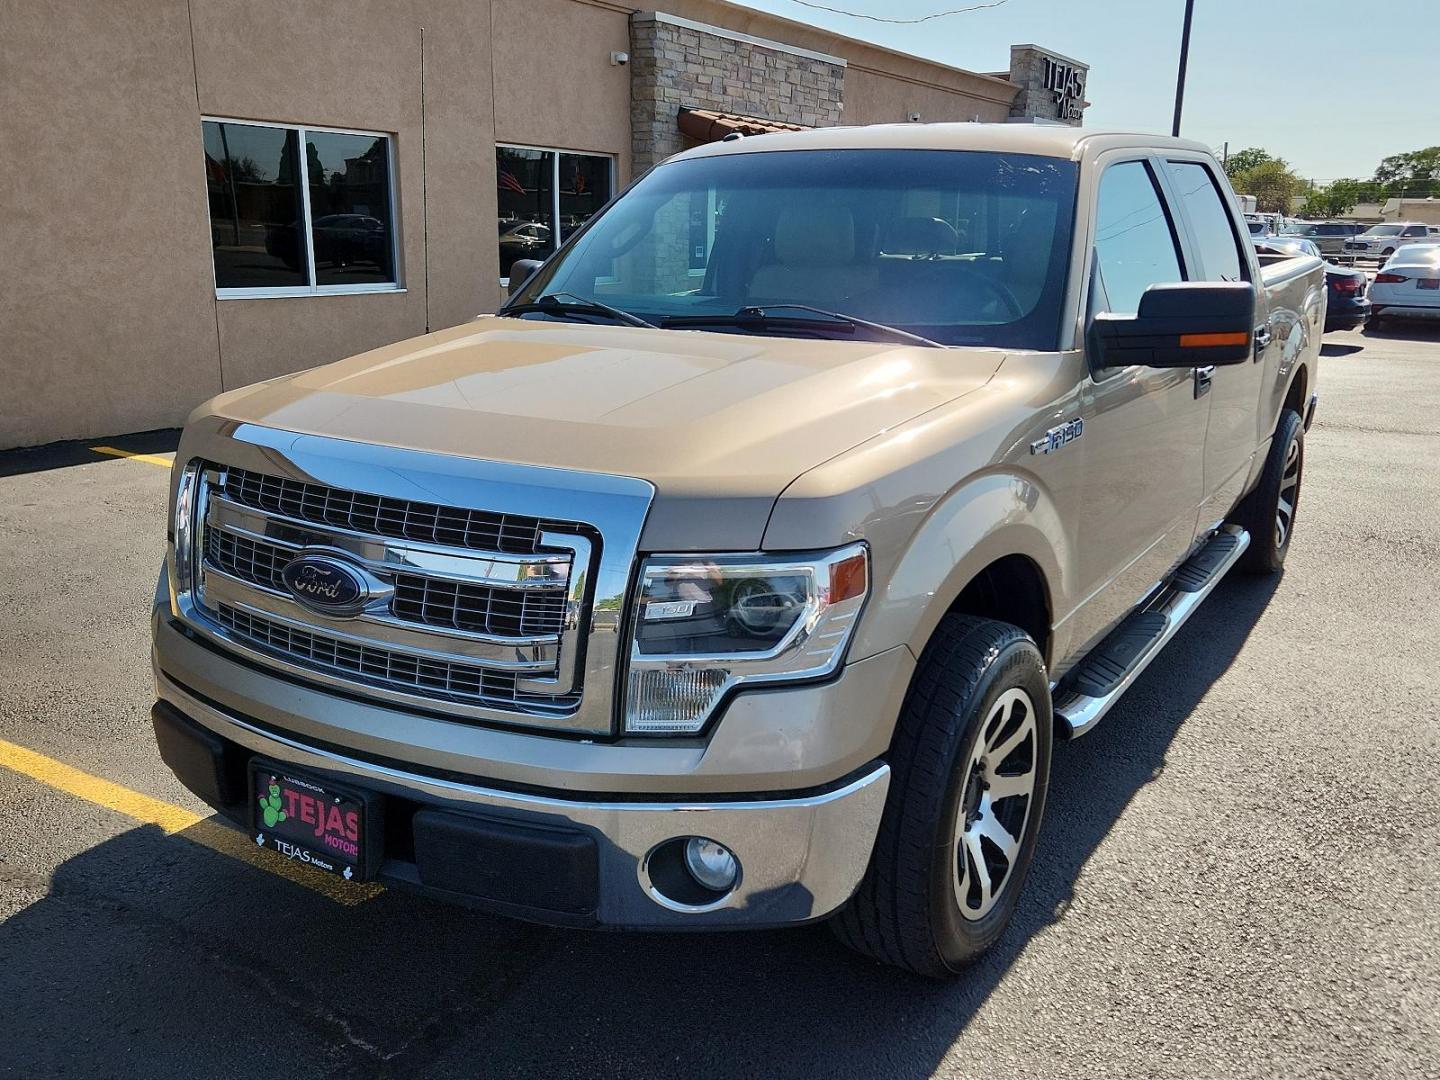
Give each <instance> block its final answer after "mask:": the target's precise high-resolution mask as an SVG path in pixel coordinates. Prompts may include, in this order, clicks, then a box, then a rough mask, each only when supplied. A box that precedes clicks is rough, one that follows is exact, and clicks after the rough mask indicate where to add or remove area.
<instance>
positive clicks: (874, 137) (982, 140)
mask: <svg viewBox="0 0 1440 1080" xmlns="http://www.w3.org/2000/svg"><path fill="white" fill-rule="evenodd" d="M1092 146H1093V147H1094V148H1095V149H1105V150H1109V149H1116V148H1123V147H1129V146H1136V147H1144V148H1147V149H1155V150H1161V151H1164V150H1191V151H1195V150H1198V151H1201V152H1203V153H1210V148H1209V147H1208V146H1206V145H1205V144H1204V143H1198V142H1195V141H1193V140H1190V139H1174V138H1171V137H1170V136H1168V135H1148V134H1144V133H1141V132H1126V131H1101V130H1094V129H1085V128H1076V127H1068V126H1065V127H1062V126H1060V125H1050V124H1020V123H1016V124H973V123H956V124H870V125H866V126H863V127H861V126H857V127H825V128H812V129H810V130H808V131H777V132H770V133H767V134H764V135H751V136H746V137H744V138H740V139H731V140H730V141H729V142H713V143H706V144H705V145H704V146H697V147H695V148H694V149H691V150H686V151H684V152H683V153H680V154H676V155H675V157H674V158H671V159H670V160H672V161H674V160H679V159H683V158H696V157H714V156H717V155H721V154H753V153H759V152H768V151H771V150H981V151H989V152H995V153H1008V154H1035V155H1038V156H1041V157H1057V158H1067V159H1076V158H1079V157H1080V156H1081V155H1082V154H1083V153H1084V152H1085V150H1086V149H1087V148H1089V147H1092Z"/></svg>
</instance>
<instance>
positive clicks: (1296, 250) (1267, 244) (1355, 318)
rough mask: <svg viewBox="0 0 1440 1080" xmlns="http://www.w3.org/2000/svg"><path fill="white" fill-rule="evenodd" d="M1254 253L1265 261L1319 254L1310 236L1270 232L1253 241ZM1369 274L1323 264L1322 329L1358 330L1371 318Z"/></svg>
mask: <svg viewBox="0 0 1440 1080" xmlns="http://www.w3.org/2000/svg"><path fill="white" fill-rule="evenodd" d="M1254 244H1255V251H1256V254H1258V255H1259V256H1260V261H1261V264H1262V265H1264V264H1265V263H1266V262H1267V261H1268V260H1269V259H1272V258H1282V259H1292V258H1295V257H1296V256H1301V255H1306V256H1318V255H1319V254H1320V250H1319V248H1318V247H1317V246H1316V244H1315V242H1314V241H1313V240H1309V239H1306V238H1304V237H1298V236H1272V237H1267V238H1265V239H1263V240H1256V241H1254ZM1368 280H1369V279H1368V277H1367V275H1366V274H1365V272H1364V271H1363V270H1351V269H1349V268H1348V267H1344V266H1336V265H1335V264H1334V263H1328V262H1327V263H1326V264H1325V296H1326V305H1325V329H1324V333H1327V334H1328V333H1330V332H1332V331H1335V330H1358V329H1360V328H1361V327H1363V326H1364V325H1365V324H1366V322H1367V321H1368V320H1369V318H1370V300H1369V299H1368V298H1367V297H1366V295H1365V288H1366V283H1367V281H1368Z"/></svg>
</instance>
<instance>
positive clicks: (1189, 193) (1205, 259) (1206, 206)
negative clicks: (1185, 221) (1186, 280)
mask: <svg viewBox="0 0 1440 1080" xmlns="http://www.w3.org/2000/svg"><path fill="white" fill-rule="evenodd" d="M1166 168H1167V169H1168V170H1169V173H1170V183H1171V184H1172V185H1173V186H1174V188H1175V192H1176V194H1178V195H1179V196H1180V201H1181V202H1183V203H1184V204H1185V213H1186V215H1187V216H1188V217H1189V218H1190V222H1191V224H1192V225H1194V226H1195V228H1194V230H1193V231H1194V234H1195V243H1196V246H1197V247H1198V248H1199V249H1200V250H1199V254H1200V264H1201V267H1202V269H1203V270H1204V272H1205V280H1206V281H1244V280H1245V274H1244V272H1243V271H1242V270H1241V269H1240V248H1239V246H1238V245H1239V241H1238V240H1237V239H1236V236H1235V229H1234V227H1233V226H1232V225H1231V224H1230V214H1229V211H1227V210H1226V209H1225V204H1224V203H1223V202H1221V200H1220V192H1219V191H1218V190H1217V189H1216V187H1215V178H1214V177H1213V176H1211V175H1210V170H1209V169H1207V168H1206V167H1205V166H1204V165H1201V164H1200V163H1199V162H1195V161H1171V162H1167V163H1166ZM1314 231H1315V227H1314V226H1313V225H1312V226H1311V227H1310V234H1311V235H1313V234H1314Z"/></svg>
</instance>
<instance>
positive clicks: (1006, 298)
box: [954, 263, 1025, 319]
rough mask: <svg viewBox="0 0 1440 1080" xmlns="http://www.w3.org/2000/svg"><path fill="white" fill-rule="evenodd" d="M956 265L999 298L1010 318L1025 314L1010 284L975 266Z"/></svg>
mask: <svg viewBox="0 0 1440 1080" xmlns="http://www.w3.org/2000/svg"><path fill="white" fill-rule="evenodd" d="M954 265H955V267H956V269H958V270H960V272H961V273H962V274H964V275H965V276H967V277H969V278H970V279H971V280H972V281H974V282H976V283H977V284H979V285H981V286H983V287H984V288H985V289H986V290H987V291H989V293H990V294H991V295H992V296H994V297H995V298H996V299H997V300H999V301H1000V304H1001V306H1002V307H1004V308H1005V311H1006V314H1007V315H1009V316H1010V318H1012V319H1019V318H1021V317H1023V316H1024V314H1025V312H1024V310H1023V309H1022V308H1021V307H1020V301H1018V300H1016V299H1015V294H1014V293H1012V292H1011V291H1010V289H1009V287H1008V286H1006V285H1003V284H1002V283H1000V282H998V281H996V280H995V279H994V278H992V277H990V276H989V275H988V274H984V273H981V272H980V271H979V270H976V269H975V268H974V267H973V266H966V265H965V264H964V263H955V264H954Z"/></svg>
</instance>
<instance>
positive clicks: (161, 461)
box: [90, 446, 174, 469]
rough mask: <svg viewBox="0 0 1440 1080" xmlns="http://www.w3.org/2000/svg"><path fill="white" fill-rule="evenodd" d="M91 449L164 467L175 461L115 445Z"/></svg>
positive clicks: (168, 466)
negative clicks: (118, 447) (117, 448)
mask: <svg viewBox="0 0 1440 1080" xmlns="http://www.w3.org/2000/svg"><path fill="white" fill-rule="evenodd" d="M90 449H91V450H93V451H95V453H97V454H109V455H110V456H111V457H123V458H129V459H130V460H131V461H143V462H145V464H147V465H159V466H160V467H161V468H162V469H168V468H170V466H171V465H173V464H174V462H173V461H172V460H171V459H170V458H167V457H161V456H160V455H159V454H136V453H132V452H131V451H129V450H116V449H115V447H113V446H92V447H90Z"/></svg>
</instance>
